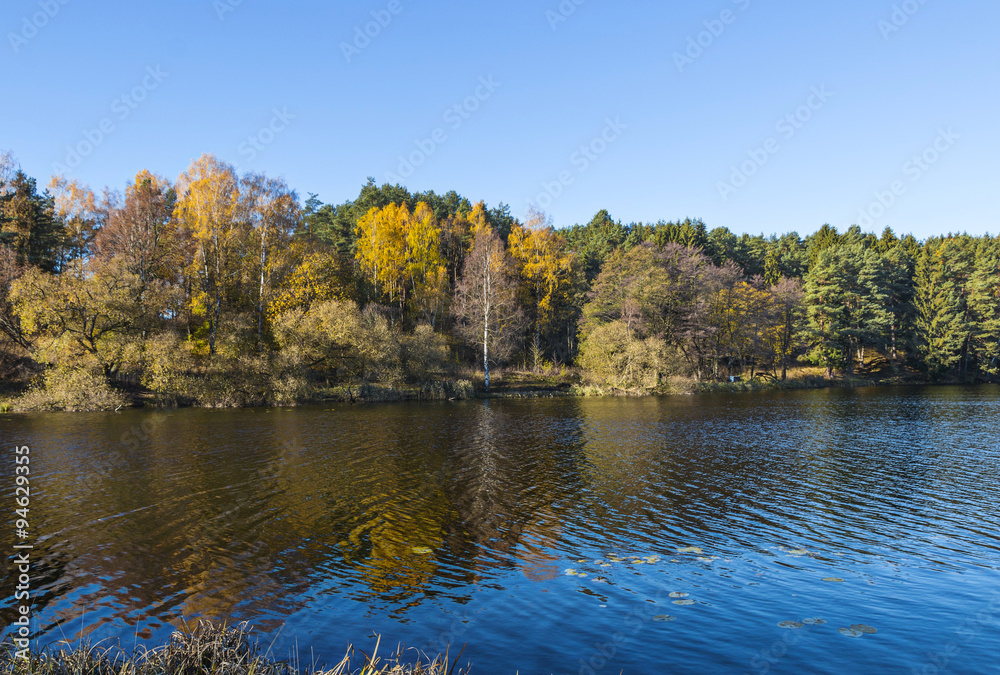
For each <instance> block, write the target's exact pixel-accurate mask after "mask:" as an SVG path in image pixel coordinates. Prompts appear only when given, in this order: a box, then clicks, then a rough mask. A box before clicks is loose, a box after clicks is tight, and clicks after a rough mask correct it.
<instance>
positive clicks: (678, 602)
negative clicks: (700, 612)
mask: <svg viewBox="0 0 1000 675" xmlns="http://www.w3.org/2000/svg"><path fill="white" fill-rule="evenodd" d="M674 604H675V605H681V606H685V607H686V606H688V605H693V604H694V600H674Z"/></svg>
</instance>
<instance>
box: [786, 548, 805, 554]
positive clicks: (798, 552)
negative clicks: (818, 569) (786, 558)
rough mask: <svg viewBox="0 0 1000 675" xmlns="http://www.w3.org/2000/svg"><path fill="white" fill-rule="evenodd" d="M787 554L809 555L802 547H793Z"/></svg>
mask: <svg viewBox="0 0 1000 675" xmlns="http://www.w3.org/2000/svg"><path fill="white" fill-rule="evenodd" d="M788 555H809V551H807V550H805V549H804V548H793V549H790V550H789V551H788Z"/></svg>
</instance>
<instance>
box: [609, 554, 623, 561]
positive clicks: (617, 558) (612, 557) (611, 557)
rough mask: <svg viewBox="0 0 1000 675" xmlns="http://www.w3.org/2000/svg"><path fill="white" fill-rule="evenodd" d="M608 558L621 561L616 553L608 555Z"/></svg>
mask: <svg viewBox="0 0 1000 675" xmlns="http://www.w3.org/2000/svg"><path fill="white" fill-rule="evenodd" d="M608 560H610V561H611V562H621V561H622V559H621V558H619V557H618V556H616V555H609V556H608Z"/></svg>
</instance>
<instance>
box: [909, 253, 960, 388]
mask: <svg viewBox="0 0 1000 675" xmlns="http://www.w3.org/2000/svg"><path fill="white" fill-rule="evenodd" d="M966 253H967V252H966V251H964V250H963V248H962V246H961V243H960V242H959V241H958V240H957V239H954V238H947V239H940V238H934V239H930V240H928V241H927V242H926V243H925V244H924V247H923V250H922V251H921V253H920V257H919V258H918V260H917V268H916V298H915V305H916V309H917V319H916V340H917V347H918V352H919V354H920V357H921V360H922V362H923V365H924V367H925V368H926V370H927V372H928V374H929V375H930V376H931V377H935V378H937V377H941V376H942V375H944V374H945V373H946V372H947V371H949V370H953V369H957V370H960V369H961V368H960V367H961V366H962V365H963V355H964V354H965V353H966V350H967V343H968V341H969V338H970V337H971V331H970V326H969V324H968V321H967V310H968V303H967V298H966V288H965V283H966V276H967V273H968V271H969V267H970V265H969V262H970V261H969V260H968V257H967V255H966Z"/></svg>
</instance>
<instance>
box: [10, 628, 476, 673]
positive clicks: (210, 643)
mask: <svg viewBox="0 0 1000 675" xmlns="http://www.w3.org/2000/svg"><path fill="white" fill-rule="evenodd" d="M373 647H374V648H373V649H372V652H371V655H370V656H369V655H368V654H366V653H365V652H360V651H356V650H355V649H354V648H353V647H350V648H348V650H347V654H346V655H345V656H344V658H343V659H342V660H341V661H340V662H339V663H337V664H335V665H333V666H332V667H327V666H322V665H311V666H303V665H302V664H301V663H297V662H295V661H298V659H296V660H293V661H292V662H288V661H281V660H279V659H277V658H276V657H275V656H274V655H272V654H271V653H270V650H269V648H268V647H267V645H266V644H262V643H260V642H258V641H257V640H256V639H253V638H251V635H250V629H249V627H248V626H247V625H246V624H240V625H238V626H235V627H233V626H219V625H214V624H211V623H207V622H200V623H199V624H198V626H197V627H196V628H195V630H194V631H193V632H191V633H181V632H176V633H174V634H173V635H172V636H171V637H170V641H169V642H168V643H167V644H166V645H163V646H161V647H157V648H154V649H148V650H147V649H142V648H139V649H138V650H136V651H135V652H134V653H131V654H130V653H126V652H124V651H122V650H121V649H117V648H115V647H113V646H101V645H83V646H80V647H76V648H74V649H72V650H70V649H60V650H54V649H47V650H45V651H42V652H39V653H31V654H30V656H29V658H27V659H25V658H21V657H19V656H18V654H17V652H16V649H17V646H16V645H14V644H11V643H10V642H7V643H5V644H4V645H3V649H2V650H0V674H3V675H29V674H31V675H162V674H163V673H169V674H170V675H353V674H354V673H362V674H363V675H461V674H462V673H467V672H469V671H468V670H462V669H458V668H457V666H458V660H459V659H458V658H455V659H454V660H453V661H452V662H451V663H450V665H449V657H448V655H447V654H446V655H444V656H438V657H436V658H434V659H431V660H429V661H428V660H427V659H426V657H425V656H423V655H420V654H417V653H416V652H415V651H414V650H409V652H404V651H403V650H402V649H400V650H398V651H397V652H396V653H394V654H392V655H391V656H390V657H388V658H382V657H380V656H379V644H378V642H376V644H375V645H373ZM407 653H409V654H412V657H413V660H412V661H410V662H407V661H406V660H405V657H406V655H407ZM420 658H422V659H424V660H423V661H419V660H417V659H420Z"/></svg>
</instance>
